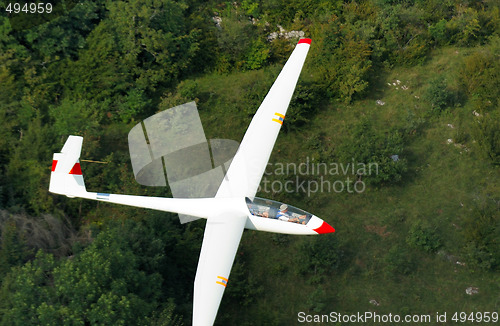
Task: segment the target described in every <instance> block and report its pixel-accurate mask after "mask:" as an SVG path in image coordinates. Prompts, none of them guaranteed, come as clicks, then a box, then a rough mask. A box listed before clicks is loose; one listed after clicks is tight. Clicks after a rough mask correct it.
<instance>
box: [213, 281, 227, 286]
mask: <svg viewBox="0 0 500 326" xmlns="http://www.w3.org/2000/svg"><path fill="white" fill-rule="evenodd" d="M215 283H217V284H220V285H224V287H226V284H224V283H222V282H219V281H215Z"/></svg>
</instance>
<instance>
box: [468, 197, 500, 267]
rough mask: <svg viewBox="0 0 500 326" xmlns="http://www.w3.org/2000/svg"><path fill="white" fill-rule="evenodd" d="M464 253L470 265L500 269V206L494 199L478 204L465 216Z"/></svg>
mask: <svg viewBox="0 0 500 326" xmlns="http://www.w3.org/2000/svg"><path fill="white" fill-rule="evenodd" d="M463 236H464V239H465V240H466V245H465V247H464V253H465V256H466V259H467V261H468V263H469V265H470V266H473V267H479V268H481V269H485V270H500V240H499V239H500V208H499V207H498V205H496V204H495V203H493V201H490V202H487V203H483V204H481V205H479V204H478V205H476V206H475V207H473V209H472V211H471V213H470V214H469V215H467V216H466V217H465V218H464V228H463Z"/></svg>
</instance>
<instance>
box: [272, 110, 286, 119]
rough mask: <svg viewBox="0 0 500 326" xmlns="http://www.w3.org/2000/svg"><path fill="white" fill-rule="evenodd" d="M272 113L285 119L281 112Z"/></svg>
mask: <svg viewBox="0 0 500 326" xmlns="http://www.w3.org/2000/svg"><path fill="white" fill-rule="evenodd" d="M274 115H277V116H278V117H281V118H283V119H285V116H284V115H283V114H281V113H278V112H276V113H275V114H274Z"/></svg>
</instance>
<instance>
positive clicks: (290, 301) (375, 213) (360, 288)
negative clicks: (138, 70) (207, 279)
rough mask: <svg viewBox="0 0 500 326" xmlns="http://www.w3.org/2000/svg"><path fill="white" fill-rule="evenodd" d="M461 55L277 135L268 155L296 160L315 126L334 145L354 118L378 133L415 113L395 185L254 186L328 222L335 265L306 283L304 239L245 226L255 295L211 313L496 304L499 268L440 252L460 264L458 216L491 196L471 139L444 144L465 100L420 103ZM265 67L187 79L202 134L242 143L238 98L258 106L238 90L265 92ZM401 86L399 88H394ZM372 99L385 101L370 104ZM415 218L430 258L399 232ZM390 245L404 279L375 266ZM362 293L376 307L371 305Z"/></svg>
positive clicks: (262, 315) (282, 316)
mask: <svg viewBox="0 0 500 326" xmlns="http://www.w3.org/2000/svg"><path fill="white" fill-rule="evenodd" d="M466 54H467V51H466V50H463V49H458V50H457V49H455V48H448V49H443V50H439V51H437V52H436V53H434V54H433V57H432V58H431V59H430V60H429V61H428V62H427V63H426V64H425V65H423V66H417V67H412V68H397V69H394V70H391V71H389V72H387V73H386V75H384V76H383V77H380V80H381V84H380V85H379V86H378V87H375V90H374V91H373V92H372V94H371V96H369V97H368V98H367V99H365V100H363V101H357V102H354V103H353V104H352V105H349V106H346V105H339V104H332V105H330V106H329V107H328V108H324V109H322V111H320V112H319V113H318V114H317V115H316V116H315V117H314V118H313V119H312V121H310V122H309V124H307V126H306V127H305V128H302V130H300V131H298V132H291V133H282V134H281V135H280V136H279V139H278V142H277V146H276V147H275V152H274V153H273V156H272V160H273V161H274V162H297V163H299V162H301V161H303V159H304V158H305V157H306V156H310V157H312V156H314V155H315V153H314V151H312V150H311V149H309V148H308V146H307V144H308V140H309V139H311V138H313V137H315V135H317V134H319V133H323V135H324V136H325V137H324V138H325V139H326V142H327V143H328V144H327V145H328V146H335V144H336V143H339V142H341V141H342V137H343V134H344V132H345V129H346V128H347V125H349V124H351V123H352V122H353V121H355V119H357V118H359V116H361V115H368V116H370V117H371V118H372V119H374V120H375V121H374V122H375V124H376V125H377V126H378V127H379V128H382V129H383V128H388V126H391V125H401V121H403V120H404V119H405V118H406V116H407V112H408V110H410V111H412V112H413V113H414V114H415V116H416V117H417V118H425V121H426V122H425V123H423V124H422V125H421V126H420V127H418V128H417V131H416V133H415V134H414V135H413V136H411V137H410V140H409V142H408V144H407V146H406V148H405V155H404V156H405V158H406V159H407V160H408V163H409V169H408V171H407V173H406V174H405V175H404V176H403V181H402V182H401V183H400V184H399V185H394V186H386V187H381V188H379V189H375V188H374V187H370V186H369V187H368V188H367V191H366V192H364V193H362V194H346V193H341V194H336V193H321V194H316V195H315V197H314V198H307V197H305V196H296V195H295V196H294V195H288V196H287V195H284V194H275V195H273V194H262V195H263V196H267V197H273V198H277V199H280V200H283V201H287V202H288V203H290V204H294V205H297V206H299V207H303V208H307V209H308V210H310V211H311V212H314V213H315V214H317V215H319V216H321V217H323V218H324V219H325V220H326V221H328V222H329V223H331V224H332V225H334V226H335V227H336V229H337V233H336V234H335V235H333V236H335V237H338V238H339V240H340V242H341V243H342V244H343V249H344V251H345V258H344V262H343V266H342V267H341V268H340V269H339V270H337V271H336V272H335V273H332V274H331V275H326V276H325V277H323V279H322V280H321V281H320V282H318V281H315V280H314V279H313V278H312V276H311V275H309V276H303V275H300V273H298V272H297V270H298V267H297V266H298V265H299V264H300V261H299V255H298V254H296V252H297V251H298V250H299V247H300V244H301V243H303V242H304V241H311V240H310V238H302V237H296V236H284V237H276V236H273V235H271V234H267V233H259V232H253V231H250V232H246V233H245V234H244V236H243V241H242V246H241V251H242V252H244V256H245V257H246V259H245V266H246V268H248V276H246V277H248V279H247V280H245V279H243V280H241V281H243V282H254V283H255V284H256V285H255V286H256V287H260V289H259V290H260V291H261V292H260V293H259V294H258V296H257V298H256V300H255V302H254V303H253V304H250V305H245V306H241V304H236V305H233V304H231V302H230V299H225V301H224V303H223V307H224V309H221V310H222V311H225V312H221V313H220V321H222V322H223V323H225V322H228V321H231V320H232V318H235V317H234V316H237V320H238V324H242V323H244V322H247V323H249V324H253V323H257V324H260V323H264V322H265V323H269V324H282V325H290V324H294V323H296V321H297V317H296V316H297V313H298V312H299V311H309V312H313V310H314V308H313V307H316V309H317V312H319V313H329V312H330V311H338V312H342V313H357V312H364V311H376V312H378V313H381V314H382V313H385V314H388V313H392V314H402V315H404V314H406V313H419V314H431V315H432V316H434V315H435V312H437V311H439V312H443V311H446V312H448V315H449V314H450V313H453V312H455V311H458V312H460V311H466V312H472V311H495V310H496V311H498V309H499V306H500V299H499V297H498V293H499V290H500V286H499V280H500V278H499V276H498V275H495V274H492V273H486V272H480V271H473V270H472V269H471V268H468V267H463V266H459V265H456V264H455V263H454V262H450V261H449V260H447V259H446V258H445V256H446V255H455V256H458V259H459V260H462V261H463V259H462V258H461V257H460V249H461V247H462V246H463V230H462V226H461V224H462V218H463V217H464V216H466V215H467V214H468V212H469V211H470V208H471V205H472V204H473V201H474V198H475V197H476V196H480V194H481V193H482V192H483V191H484V189H489V190H490V191H491V192H493V193H498V184H499V181H500V173H499V171H498V169H496V170H495V169H494V168H493V167H492V166H491V165H490V164H489V163H488V162H484V161H483V160H481V159H478V158H477V155H476V153H475V151H474V148H473V146H472V145H471V146H472V147H471V148H468V149H469V151H466V150H464V148H463V147H459V146H455V145H453V144H451V145H450V144H448V143H447V139H449V138H453V137H454V135H455V132H456V127H455V129H453V128H450V127H449V126H448V124H454V125H456V124H457V123H458V119H459V116H464V117H466V119H467V117H470V120H471V121H472V113H471V112H472V109H470V108H469V107H468V106H467V103H466V104H465V105H464V107H457V108H454V109H451V110H450V111H446V112H443V113H442V114H441V115H439V116H432V115H429V114H428V113H427V112H428V111H429V105H428V104H426V102H425V101H424V100H423V99H422V98H423V94H424V93H425V89H426V87H427V85H428V81H429V79H431V78H433V77H435V76H436V75H437V74H445V76H446V77H447V79H448V80H449V86H450V87H451V88H452V89H453V88H456V73H457V66H458V65H459V64H460V62H461V60H462V59H463V56H464V55H466ZM275 74H276V69H272V70H271V71H267V72H264V71H257V72H248V73H238V74H233V75H229V76H227V77H223V78H221V77H220V76H208V77H203V78H201V79H199V80H197V82H198V84H199V88H200V92H201V93H202V94H203V95H202V96H200V98H201V101H200V107H201V114H202V119H203V122H204V125H205V129H206V133H207V138H211V137H221V138H225V137H227V138H233V139H241V137H242V136H243V132H244V129H245V128H246V125H247V124H248V122H249V121H250V114H251V111H250V112H248V111H245V110H248V108H245V107H244V106H245V105H246V104H248V103H250V104H252V105H254V104H256V103H258V102H259V101H257V100H256V99H254V100H255V101H242V100H241V98H245V96H246V94H247V92H248V89H249V88H256V89H257V93H259V94H261V96H264V95H265V92H266V90H267V89H268V87H269V86H270V83H271V82H272V80H273V77H272V76H273V75H275ZM256 80H259V82H256ZM396 80H400V81H401V82H402V83H401V85H400V86H399V87H398V88H399V89H398V90H396V89H395V87H394V86H388V85H387V83H388V82H391V83H392V82H395V81H396ZM403 84H404V85H407V86H408V87H409V89H408V90H402V89H401V86H402V85H403ZM377 99H380V100H382V101H384V102H386V104H385V105H384V106H380V105H376V104H375V101H376V100H377ZM221 114H224V115H223V117H222V118H221ZM463 123H464V122H462V124H463ZM465 123H467V121H466V122H465ZM221 126H223V127H221ZM466 146H469V144H467V145H466ZM278 149H281V150H278ZM417 219H421V220H426V221H428V222H429V223H430V225H432V226H434V227H435V228H436V231H437V234H438V235H439V237H440V239H441V242H442V244H443V246H442V247H441V248H440V254H435V253H434V254H433V253H425V252H423V251H421V250H418V249H415V248H410V247H408V246H407V244H406V242H405V239H406V237H407V234H408V230H409V228H410V225H411V224H412V223H413V222H414V221H415V220H417ZM370 227H372V229H370ZM373 227H385V229H383V230H384V231H383V232H381V234H382V233H385V234H383V235H379V234H377V233H376V232H374V231H373ZM328 236H329V235H328ZM393 246H398V247H400V248H402V249H405V250H407V252H408V255H409V260H413V261H414V262H415V266H414V270H413V271H412V272H411V273H410V274H409V275H406V276H404V275H390V274H388V273H386V272H385V260H384V257H385V255H386V253H387V251H388V250H389V249H390V248H391V247H393ZM238 260H240V262H242V260H241V259H239V258H237V261H238ZM468 286H476V287H479V291H480V294H478V295H475V296H469V295H466V294H465V289H466V288H467V287H468ZM314 291H316V293H315V294H314V295H313V294H312V293H313V292H314ZM318 291H319V292H318ZM321 291H322V292H321ZM371 299H375V300H376V301H378V302H379V303H380V306H374V305H372V304H370V303H369V300H371ZM231 316H233V317H231ZM448 318H450V317H448ZM232 321H233V322H236V320H232Z"/></svg>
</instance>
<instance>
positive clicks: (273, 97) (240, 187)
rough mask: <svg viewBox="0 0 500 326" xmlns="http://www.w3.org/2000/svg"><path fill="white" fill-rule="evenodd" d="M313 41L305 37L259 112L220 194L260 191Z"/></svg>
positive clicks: (231, 194)
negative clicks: (261, 182) (259, 188)
mask: <svg viewBox="0 0 500 326" xmlns="http://www.w3.org/2000/svg"><path fill="white" fill-rule="evenodd" d="M310 44H311V40H310V39H301V40H300V41H299V43H298V44H297V46H296V47H295V50H294V51H293V52H292V54H291V56H290V58H289V59H288V61H287V63H286V64H285V66H284V67H283V70H282V71H281V73H280V74H279V76H278V78H277V79H276V81H275V82H274V84H273V86H272V87H271V89H270V90H269V93H268V94H267V95H266V97H265V99H264V101H263V102H262V104H261V105H260V107H259V109H258V110H257V113H255V115H254V117H253V119H252V122H251V123H250V126H249V127H248V129H247V131H246V133H245V136H244V137H243V140H242V141H241V144H240V147H239V149H238V152H237V153H236V155H235V156H234V158H233V161H232V163H231V165H230V167H229V169H228V171H227V174H226V177H225V178H224V180H223V181H222V183H221V185H220V187H219V190H218V191H217V195H216V197H250V198H253V197H254V196H255V194H256V193H257V189H258V187H259V184H260V181H261V179H262V175H263V174H264V171H265V169H266V165H267V162H268V161H269V157H270V156H271V152H272V150H273V147H274V143H275V142H276V138H277V137H278V133H279V131H280V128H281V125H282V124H283V121H284V119H285V115H286V111H287V109H288V105H289V104H290V100H291V99H292V95H293V91H294V90H295V85H296V84H297V80H298V78H299V75H300V71H301V70H302V66H303V65H304V61H305V59H306V56H307V52H308V51H309V47H310Z"/></svg>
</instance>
